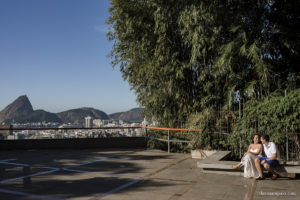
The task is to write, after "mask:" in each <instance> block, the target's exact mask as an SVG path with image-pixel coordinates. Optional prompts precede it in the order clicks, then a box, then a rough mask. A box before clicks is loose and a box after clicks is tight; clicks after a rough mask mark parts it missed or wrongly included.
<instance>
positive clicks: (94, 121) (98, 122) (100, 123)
mask: <svg viewBox="0 0 300 200" xmlns="http://www.w3.org/2000/svg"><path fill="white" fill-rule="evenodd" d="M93 125H94V126H95V127H101V126H103V122H102V120H101V119H94V120H93Z"/></svg>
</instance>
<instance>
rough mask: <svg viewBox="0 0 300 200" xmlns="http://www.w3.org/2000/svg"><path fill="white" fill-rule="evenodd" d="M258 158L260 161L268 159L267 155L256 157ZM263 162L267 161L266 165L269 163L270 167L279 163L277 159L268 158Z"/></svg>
mask: <svg viewBox="0 0 300 200" xmlns="http://www.w3.org/2000/svg"><path fill="white" fill-rule="evenodd" d="M258 159H259V160H260V162H261V161H263V160H266V159H268V158H267V157H258ZM265 163H267V164H268V165H270V167H277V166H278V165H279V161H278V160H268V161H266V162H265Z"/></svg>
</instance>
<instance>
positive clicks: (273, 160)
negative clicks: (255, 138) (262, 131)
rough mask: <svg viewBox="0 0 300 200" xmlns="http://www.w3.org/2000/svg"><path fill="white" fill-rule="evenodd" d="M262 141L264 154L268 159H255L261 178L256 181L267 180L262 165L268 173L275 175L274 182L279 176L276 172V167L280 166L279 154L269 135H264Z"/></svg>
mask: <svg viewBox="0 0 300 200" xmlns="http://www.w3.org/2000/svg"><path fill="white" fill-rule="evenodd" d="M260 140H261V143H262V144H263V147H264V152H265V154H266V156H267V157H258V158H256V159H255V167H256V169H257V171H258V173H259V177H258V178H257V179H256V180H263V179H265V178H264V175H263V172H262V168H261V165H263V166H264V168H265V169H266V170H267V171H268V172H271V173H272V174H273V176H272V180H275V179H277V176H278V174H277V173H276V172H275V171H274V167H276V166H278V165H279V152H278V150H277V148H276V145H275V143H274V142H270V141H269V140H270V138H269V136H268V135H262V136H261V138H260Z"/></svg>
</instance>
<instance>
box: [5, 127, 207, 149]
mask: <svg viewBox="0 0 300 200" xmlns="http://www.w3.org/2000/svg"><path fill="white" fill-rule="evenodd" d="M122 129H143V130H144V134H145V135H144V137H145V139H150V140H157V141H162V142H167V145H168V153H170V143H191V142H192V141H189V140H174V139H170V135H171V132H178V131H180V132H200V133H201V131H202V129H183V128H164V127H152V126H113V127H89V128H87V127H45V128H44V127H43V128H32V127H24V128H14V127H12V126H10V127H9V128H7V127H4V128H3V127H0V131H8V132H9V133H10V134H11V133H13V132H14V131H24V130H28V131H29V130H36V131H43V130H55V131H62V132H63V131H68V130H122ZM149 129H150V130H160V131H167V133H168V138H167V139H163V138H158V137H151V136H149V135H148V134H147V130H149Z"/></svg>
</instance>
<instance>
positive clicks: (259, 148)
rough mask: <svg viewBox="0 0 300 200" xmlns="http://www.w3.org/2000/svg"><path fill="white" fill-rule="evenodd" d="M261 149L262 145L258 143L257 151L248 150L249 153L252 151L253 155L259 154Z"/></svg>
mask: <svg viewBox="0 0 300 200" xmlns="http://www.w3.org/2000/svg"><path fill="white" fill-rule="evenodd" d="M261 150H262V145H261V144H260V145H259V147H258V151H257V152H250V153H252V154H253V155H259V154H260V152H261Z"/></svg>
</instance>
